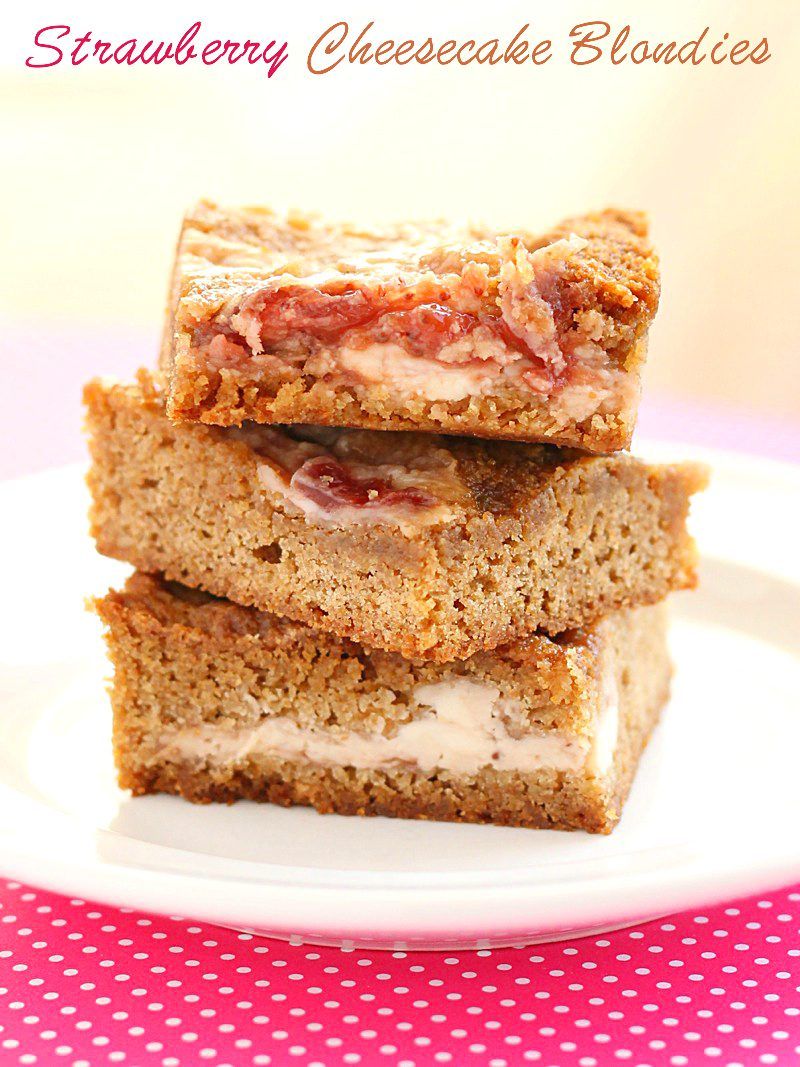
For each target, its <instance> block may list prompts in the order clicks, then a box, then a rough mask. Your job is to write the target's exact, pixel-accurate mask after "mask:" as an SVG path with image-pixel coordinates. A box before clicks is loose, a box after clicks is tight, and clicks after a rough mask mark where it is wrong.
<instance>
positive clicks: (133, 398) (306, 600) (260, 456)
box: [85, 373, 705, 662]
mask: <svg viewBox="0 0 800 1067" xmlns="http://www.w3.org/2000/svg"><path fill="white" fill-rule="evenodd" d="M85 398H86V402H87V405H88V428H89V432H90V437H91V442H90V447H91V453H92V458H93V465H92V468H91V471H90V474H89V486H90V489H91V492H92V496H93V506H92V510H91V527H92V533H93V535H94V537H95V538H96V540H97V545H98V547H99V549H100V551H101V552H103V553H105V554H106V555H110V556H114V557H116V558H118V559H122V560H125V561H127V562H129V563H132V564H133V565H134V566H136V567H138V568H139V569H140V570H144V571H148V572H151V573H155V572H160V573H164V574H166V576H167V577H168V578H170V579H173V580H175V581H180V582H184V583H185V584H187V585H191V586H193V587H196V588H200V589H204V590H206V591H207V592H210V593H213V594H215V595H217V596H224V597H228V598H230V599H231V600H234V601H236V602H237V603H239V604H245V605H252V606H255V607H258V608H260V609H262V610H267V611H272V612H275V613H276V614H280V615H285V616H288V617H290V618H293V619H297V620H299V621H301V622H305V623H307V624H308V625H311V626H314V627H315V628H316V629H320V630H327V631H331V632H333V633H336V634H339V635H340V636H343V637H352V638H354V639H355V640H358V641H359V642H361V643H362V644H366V645H369V646H371V647H379V648H385V649H388V650H390V651H396V652H399V653H401V654H402V655H405V656H407V657H409V658H413V657H422V658H428V659H434V660H437V661H439V662H446V661H447V660H451V659H463V658H466V657H467V656H469V655H471V654H472V653H473V652H476V651H479V650H481V649H490V648H494V647H496V646H498V645H500V644H504V643H507V642H508V641H511V640H514V639H516V638H518V637H520V636H522V635H523V634H525V633H529V632H532V631H534V630H536V629H544V630H546V631H547V632H548V633H559V632H560V631H562V630H565V629H569V628H570V627H578V626H582V625H584V624H586V623H588V622H591V621H593V620H594V619H596V618H598V617H599V616H601V615H603V614H606V613H607V612H609V611H613V610H616V609H619V608H622V607H627V606H630V605H636V604H642V603H653V602H655V601H657V600H660V599H661V598H662V597H663V596H664V595H665V594H666V593H668V592H669V591H670V590H672V589H680V588H686V587H690V586H692V585H694V583H695V548H694V543H693V541H692V539H691V538H690V536H689V535H688V533H687V530H686V516H687V510H688V504H689V497H690V494H691V493H692V492H694V491H695V490H696V489H698V488H699V487H700V486H702V484H703V483H704V477H705V472H704V471H703V469H702V468H698V467H696V466H694V465H685V464H680V465H675V466H653V465H649V464H646V463H643V462H641V461H639V460H636V459H634V458H633V457H631V456H629V455H615V456H602V457H601V456H587V455H583V454H581V455H578V454H575V453H569V452H566V451H564V450H561V449H556V448H551V447H548V446H542V445H525V444H509V443H506V442H499V441H494V442H492V441H477V440H474V439H457V438H446V437H433V436H431V435H428V434H408V433H403V434H393V433H381V432H378V431H363V430H362V431H341V430H339V431H332V430H321V431H311V430H310V429H309V428H307V427H301V428H293V430H292V432H291V433H287V432H282V431H279V430H276V429H274V428H272V427H263V426H262V427H259V426H255V425H250V426H247V427H243V428H228V429H220V428H216V427H206V426H200V425H188V424H187V425H179V424H175V423H172V422H171V421H170V420H169V419H168V418H167V415H166V413H165V410H164V401H163V398H162V396H161V395H160V394H159V393H158V391H157V390H156V389H155V387H154V385H153V382H152V380H151V379H150V378H149V376H148V375H147V374H145V373H142V374H141V376H140V379H139V382H138V384H136V385H129V386H123V385H106V384H103V383H102V382H93V383H91V384H90V385H89V386H87V389H86V394H85ZM300 431H302V433H301V432H300ZM298 434H299V437H298Z"/></svg>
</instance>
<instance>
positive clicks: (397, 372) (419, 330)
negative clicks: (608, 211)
mask: <svg viewBox="0 0 800 1067" xmlns="http://www.w3.org/2000/svg"><path fill="white" fill-rule="evenodd" d="M574 241H575V242H578V239H577V238H575V239H574ZM579 246H580V242H578V247H579ZM574 250H575V249H574V247H573V244H572V243H571V241H560V242H555V243H554V244H553V245H550V246H547V247H545V248H543V249H539V250H536V251H534V252H532V253H530V252H528V251H527V250H526V249H524V248H523V247H521V246H520V245H518V244H514V243H512V246H511V248H510V249H508V250H506V255H508V256H509V259H508V260H507V261H506V263H505V267H504V268H503V271H502V272H501V275H500V278H499V283H498V289H497V291H496V293H495V295H494V296H493V297H492V296H490V295H489V294H488V292H482V293H478V292H476V291H474V290H470V289H469V288H468V287H465V286H464V285H460V283H459V281H458V280H456V281H455V282H454V281H453V279H452V278H451V279H450V280H449V282H442V283H441V284H438V283H435V282H433V281H431V280H430V278H428V279H427V280H426V282H425V283H424V284H423V283H419V284H410V285H408V286H407V287H400V286H398V287H397V288H393V287H390V286H386V285H374V286H370V287H368V286H366V285H364V284H361V283H359V282H358V281H352V280H344V279H338V280H337V279H334V280H329V279H326V281H325V283H324V284H323V283H322V281H321V280H320V282H319V284H317V285H314V284H311V283H310V282H306V283H299V282H297V283H295V282H292V281H288V280H286V279H285V278H283V279H282V280H281V284H275V283H266V284H265V285H264V286H262V287H260V288H258V289H255V290H253V291H251V292H250V293H249V294H248V295H246V296H245V297H244V298H243V299H242V300H240V301H239V302H238V304H237V305H236V306H235V307H228V308H226V309H225V310H223V311H222V312H220V313H219V314H218V315H217V317H216V319H215V320H214V321H213V322H211V323H205V324H202V325H198V326H197V328H196V330H195V332H194V336H193V345H194V347H195V349H196V350H199V351H200V352H201V353H204V354H205V357H206V358H207V360H208V362H209V364H210V365H211V366H212V367H215V368H217V369H219V368H222V367H228V368H232V369H236V370H241V371H245V370H250V371H255V370H256V369H257V368H259V367H261V368H264V369H269V370H272V371H275V372H276V373H280V371H281V369H283V371H285V372H286V373H287V374H288V375H289V376H290V377H291V376H292V374H294V375H298V374H301V373H302V374H305V375H311V376H312V377H315V378H322V379H327V380H330V379H332V378H336V377H338V378H340V379H342V380H345V381H348V380H349V381H353V382H369V383H377V384H383V385H387V386H390V387H393V388H395V389H398V390H400V391H401V392H412V393H422V394H423V395H426V396H428V398H429V399H432V400H436V399H441V400H456V399H460V398H463V397H466V396H469V395H473V394H475V395H477V394H480V393H484V392H487V391H489V390H490V389H491V388H492V387H493V384H494V383H496V382H497V381H498V380H500V379H502V380H505V381H506V382H509V383H511V384H513V385H514V386H515V387H522V388H524V389H528V390H530V391H532V392H534V393H539V394H541V395H544V396H548V395H550V394H551V393H554V392H556V391H557V390H558V389H560V388H562V387H563V386H565V385H569V384H570V383H571V381H572V379H573V378H574V377H575V371H576V370H577V369H578V365H579V364H586V363H587V362H588V363H590V364H592V365H593V366H594V367H598V366H601V365H602V364H604V363H605V362H606V361H607V357H606V355H605V353H603V351H602V349H600V348H599V346H598V345H597V344H596V343H595V340H596V338H595V337H594V336H593V328H592V327H590V328H588V329H587V328H586V327H585V326H583V325H581V324H580V323H579V318H580V316H579V314H578V313H579V310H580V306H581V300H580V295H579V294H578V293H577V292H576V291H574V290H573V288H572V287H571V286H570V285H569V283H567V282H566V281H565V280H564V269H565V264H566V262H567V260H568V258H569V255H570V254H572V253H573V252H574ZM465 308H467V309H468V310H465ZM581 377H582V375H581V374H580V373H578V374H577V378H578V379H581Z"/></svg>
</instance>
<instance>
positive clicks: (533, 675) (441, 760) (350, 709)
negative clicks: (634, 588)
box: [96, 574, 670, 833]
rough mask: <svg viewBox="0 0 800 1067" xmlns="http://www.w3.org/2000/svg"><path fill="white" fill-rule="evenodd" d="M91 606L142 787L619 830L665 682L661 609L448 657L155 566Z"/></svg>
mask: <svg viewBox="0 0 800 1067" xmlns="http://www.w3.org/2000/svg"><path fill="white" fill-rule="evenodd" d="M96 607H97V610H98V612H99V614H100V615H101V617H102V618H103V620H104V621H105V623H106V626H107V637H108V646H109V651H110V655H111V659H112V661H113V664H114V668H115V673H114V680H113V686H112V690H111V695H112V703H113V708H114V747H115V753H116V760H117V766H118V769H119V776H120V783H121V785H122V786H124V787H126V788H128V789H131V790H132V791H133V792H134V793H137V794H141V793H154V792H167V793H178V794H180V795H182V796H184V797H187V798H188V799H190V800H195V801H208V800H222V801H232V800H237V799H239V798H249V799H252V800H264V801H272V802H275V803H278V804H284V805H289V804H307V805H313V806H314V807H315V808H317V809H318V810H319V811H322V812H340V813H342V814H357V815H390V816H402V817H406V818H422V819H444V820H455V821H461V822H494V823H500V824H506V825H514V826H531V827H551V828H556V829H583V830H589V831H593V832H601V833H602V832H608V831H609V830H611V829H612V828H613V826H614V825H615V823H616V822H617V820H618V818H619V815H620V810H621V808H622V804H623V803H624V800H625V797H626V796H627V794H628V790H629V789H630V785H631V781H632V779H633V776H634V773H635V770H636V766H637V764H638V761H639V757H640V755H641V752H642V750H643V748H644V746H645V744H646V742H647V739H648V737H649V735H650V733H651V730H652V728H653V726H654V725H655V723H656V720H657V718H658V714H659V711H660V709H661V707H662V705H663V703H664V702H665V700H666V697H667V691H668V688H669V677H670V667H669V659H668V655H667V650H666V641H665V619H664V608H663V606H661V605H659V606H656V607H647V608H638V609H633V610H628V611H623V612H620V613H618V614H615V615H610V616H608V617H607V618H604V619H602V620H600V621H599V622H598V623H597V624H596V625H594V626H592V627H591V628H589V629H587V630H585V631H582V632H572V633H570V634H564V635H562V636H561V637H559V638H556V639H552V638H548V637H545V636H542V635H539V634H536V635H531V636H529V637H528V638H527V639H525V640H524V641H522V642H520V643H517V644H513V645H509V646H507V647H504V648H500V649H497V650H496V651H495V652H492V653H478V654H477V655H475V656H472V657H471V658H469V659H467V660H465V661H463V662H457V663H450V664H433V663H426V664H412V663H410V662H408V661H406V660H404V659H402V658H401V657H400V656H397V655H394V654H392V653H386V652H377V651H372V650H369V649H366V648H363V647H361V646H359V645H356V644H354V643H353V642H351V641H348V640H344V639H341V638H337V637H333V636H331V635H329V634H324V633H320V632H315V631H314V630H312V629H310V628H308V627H307V626H304V625H302V624H298V623H292V622H288V621H287V620H284V619H278V618H276V617H275V616H272V615H268V614H264V613H261V612H258V611H256V610H254V609H251V608H242V607H239V606H237V605H235V604H232V603H230V602H229V601H224V600H214V599H212V598H210V597H208V596H206V595H204V594H202V593H196V592H194V591H191V590H187V589H185V588H183V587H176V586H174V585H172V584H170V583H165V582H163V581H162V580H160V579H157V578H153V577H149V576H146V575H142V574H137V575H134V576H133V577H132V578H131V579H130V580H129V581H128V584H127V586H126V587H125V589H124V590H123V591H122V592H119V593H114V592H112V593H110V594H109V595H108V596H107V597H105V598H104V599H102V600H100V601H99V602H97V604H96Z"/></svg>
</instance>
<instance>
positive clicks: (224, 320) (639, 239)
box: [162, 202, 659, 452]
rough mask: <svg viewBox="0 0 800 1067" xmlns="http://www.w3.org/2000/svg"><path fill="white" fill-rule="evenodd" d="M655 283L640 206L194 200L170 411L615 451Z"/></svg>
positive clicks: (173, 339)
mask: <svg viewBox="0 0 800 1067" xmlns="http://www.w3.org/2000/svg"><path fill="white" fill-rule="evenodd" d="M658 296H659V274H658V263H657V259H656V257H655V254H654V252H653V250H652V247H651V245H650V243H649V240H648V236H647V223H646V220H645V218H644V216H642V215H640V214H636V213H631V212H624V211H611V210H609V211H602V212H599V213H597V214H589V215H583V216H579V217H576V218H571V219H567V220H566V221H564V222H562V223H561V224H560V225H558V226H556V227H555V228H554V229H553V230H551V231H550V232H548V233H545V234H531V233H526V232H524V231H514V232H497V231H494V230H488V229H481V228H478V227H466V228H460V229H459V228H455V227H451V226H449V225H446V224H443V223H435V224H430V225H425V226H423V225H398V226H394V227H391V228H386V229H382V230H375V231H372V230H366V229H359V228H357V227H355V226H351V225H343V224H331V223H327V222H321V221H319V220H317V219H314V218H310V217H307V216H304V215H288V216H280V215H278V214H275V213H274V212H272V211H270V210H268V209H266V208H258V207H247V208H234V209H223V208H221V207H218V206H217V205H215V204H213V203H210V202H202V203H200V204H199V205H198V206H197V207H196V208H195V209H194V210H193V211H192V212H190V213H189V215H188V216H187V217H186V219H185V221H184V226H183V231H182V234H181V238H180V242H179V245H178V251H177V256H176V264H175V272H174V277H173V284H172V293H171V307H170V314H169V322H168V325H167V329H166V331H165V338H164V347H163V353H162V368H163V370H164V371H165V377H166V380H167V389H168V393H167V404H168V407H167V410H168V414H169V417H170V418H171V419H173V420H174V421H186V422H204V423H209V424H212V425H218V426H230V425H238V424H240V423H242V422H243V421H245V420H250V421H253V422H260V423H282V424H292V423H314V424H316V425H326V426H349V427H362V428H369V429H393V430H421V431H425V432H437V433H442V432H445V433H450V434H462V435H472V436H476V437H486V438H506V439H510V440H521V441H542V442H549V443H551V444H557V445H567V446H573V447H576V448H581V449H585V450H587V451H592V452H612V451H617V450H619V449H622V448H626V447H627V446H628V444H629V443H630V438H631V434H632V432H633V427H634V423H635V418H636V409H637V404H638V396H639V379H640V371H641V367H642V364H643V362H644V359H645V351H646V344H647V331H648V327H649V325H650V321H651V319H652V318H653V315H654V314H655V311H656V307H657V304H658Z"/></svg>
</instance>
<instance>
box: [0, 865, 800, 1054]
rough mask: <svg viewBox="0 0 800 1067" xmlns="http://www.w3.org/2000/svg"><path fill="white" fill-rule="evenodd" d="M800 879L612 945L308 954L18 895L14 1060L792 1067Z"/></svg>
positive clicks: (6, 1007) (12, 991)
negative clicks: (799, 884)
mask: <svg viewBox="0 0 800 1067" xmlns="http://www.w3.org/2000/svg"><path fill="white" fill-rule="evenodd" d="M798 946H800V887H797V888H795V889H794V890H790V889H789V890H783V891H781V892H777V893H772V894H769V895H768V896H766V897H753V898H750V899H747V900H744V901H739V902H736V903H734V904H726V905H723V906H720V907H714V908H710V909H708V910H706V911H703V912H701V913H695V912H686V913H684V914H681V915H677V916H674V917H672V918H670V919H669V920H660V921H657V922H650V923H646V924H644V925H642V926H638V927H636V928H634V929H629V930H621V931H618V932H616V933H610V934H607V935H605V936H602V937H589V938H583V939H581V940H576V941H569V942H561V943H555V944H550V945H540V946H536V947H533V948H527V949H521V948H520V949H495V950H492V951H489V950H484V951H480V952H453V953H446V952H441V953H436V952H424V953H409V954H406V953H403V952H394V953H389V952H385V953H374V952H372V953H367V952H361V951H359V950H357V949H356V950H353V951H344V950H341V949H333V948H313V947H309V946H298V945H295V946H292V945H289V944H285V943H283V942H279V941H272V940H268V939H266V938H259V937H254V936H252V935H250V934H242V933H236V932H235V931H231V930H227V929H222V928H219V927H212V926H206V925H200V924H195V923H192V922H189V921H186V920H184V919H179V918H165V917H158V916H150V915H143V914H138V913H135V912H130V911H128V910H124V909H119V908H113V907H105V906H103V905H95V904H91V903H86V902H84V901H82V900H70V899H68V898H66V897H61V896H55V895H53V894H51V893H45V892H41V891H38V890H35V889H32V888H29V887H27V886H24V885H20V884H19V883H18V882H9V883H6V884H4V885H2V887H0V1063H3V1064H17V1063H19V1064H45V1065H50V1064H62V1063H63V1064H71V1065H72V1067H95V1065H97V1064H117V1063H122V1064H128V1065H132V1064H136V1065H140V1064H141V1065H143V1067H144V1065H150V1064H152V1065H161V1067H188V1065H194V1064H209V1065H212V1067H223V1065H230V1067H242V1065H249V1064H253V1065H260V1064H298V1065H306V1067H311V1065H312V1064H313V1065H320V1064H324V1065H325V1067H334V1065H336V1067H338V1065H340V1064H387V1065H391V1064H396V1065H404V1067H412V1065H416V1067H427V1065H435V1064H444V1063H450V1064H454V1065H462V1064H476V1065H483V1064H486V1065H490V1067H505V1065H513V1064H524V1063H537V1064H541V1065H543V1067H545V1065H550V1067H573V1065H576V1067H598V1065H604V1064H612V1063H629V1064H635V1065H638V1067H643V1065H653V1067H657V1065H660V1064H670V1065H675V1067H681V1065H691V1064H698V1063H712V1062H716V1063H719V1064H726V1065H728V1067H733V1065H734V1064H741V1065H743V1067H749V1065H751V1064H779V1065H781V1064H790V1063H796V1062H797V1061H798V1057H800V994H799V993H798V990H800V947H798Z"/></svg>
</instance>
